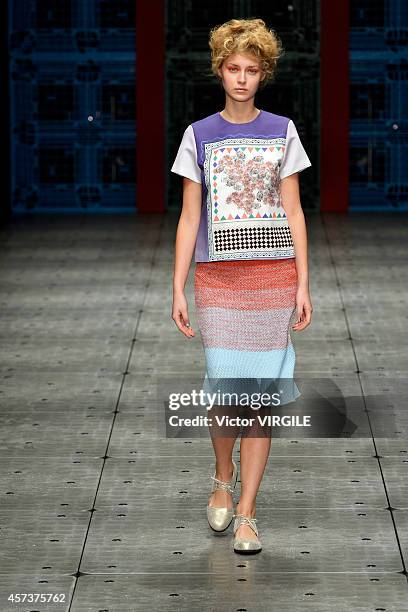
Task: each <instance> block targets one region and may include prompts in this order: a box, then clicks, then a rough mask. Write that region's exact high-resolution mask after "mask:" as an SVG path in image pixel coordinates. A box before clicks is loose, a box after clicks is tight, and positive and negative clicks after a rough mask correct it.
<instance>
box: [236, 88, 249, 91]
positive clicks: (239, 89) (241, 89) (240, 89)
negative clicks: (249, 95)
mask: <svg viewBox="0 0 408 612" xmlns="http://www.w3.org/2000/svg"><path fill="white" fill-rule="evenodd" d="M235 91H248V90H247V89H243V88H241V87H236V88H235Z"/></svg>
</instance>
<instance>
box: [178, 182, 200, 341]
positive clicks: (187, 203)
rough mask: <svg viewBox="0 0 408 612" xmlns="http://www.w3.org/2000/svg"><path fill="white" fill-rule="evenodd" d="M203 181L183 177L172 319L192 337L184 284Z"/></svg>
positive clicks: (194, 238)
mask: <svg viewBox="0 0 408 612" xmlns="http://www.w3.org/2000/svg"><path fill="white" fill-rule="evenodd" d="M201 189H202V187H201V183H196V182H195V181H192V180H190V179H188V178H186V177H183V207H182V211H181V214H180V219H179V222H178V226H177V232H176V245H175V257H174V275H173V308H172V319H173V321H174V322H175V324H176V325H177V327H178V328H179V330H180V331H181V332H182V333H183V334H184V335H185V336H187V337H188V338H190V337H191V336H194V335H195V334H194V331H193V329H192V328H191V327H187V326H186V324H187V323H188V324H190V321H189V316H188V306H187V300H186V297H185V294H184V287H185V284H186V282H187V278H188V272H189V269H190V265H191V260H192V257H193V253H194V247H195V243H196V239H197V233H198V227H199V225H200V216H201Z"/></svg>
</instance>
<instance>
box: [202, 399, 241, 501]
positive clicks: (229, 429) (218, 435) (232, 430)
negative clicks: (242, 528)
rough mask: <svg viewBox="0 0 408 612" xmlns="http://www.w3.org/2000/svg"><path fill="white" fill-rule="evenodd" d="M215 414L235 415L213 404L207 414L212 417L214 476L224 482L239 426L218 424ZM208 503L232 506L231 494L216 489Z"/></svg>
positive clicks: (231, 466)
mask: <svg viewBox="0 0 408 612" xmlns="http://www.w3.org/2000/svg"><path fill="white" fill-rule="evenodd" d="M216 414H217V415H219V416H222V415H228V416H236V411H234V410H233V411H231V410H228V409H226V407H225V406H214V407H213V408H212V409H211V411H210V414H209V416H210V417H211V418H212V426H211V427H210V434H211V440H212V444H213V447H214V453H215V470H216V472H215V477H216V478H219V479H220V480H223V481H224V482H226V481H229V480H231V478H232V472H233V465H232V452H233V450H234V445H235V441H236V439H237V437H238V434H239V430H240V428H239V427H238V426H236V427H234V426H227V425H226V426H222V425H218V424H217V422H216V420H215V415H216ZM231 436H232V437H231ZM208 505H209V506H213V507H218V508H219V507H224V508H232V507H233V503H232V496H231V494H230V493H228V492H227V491H222V490H221V489H217V490H216V491H214V493H212V494H211V495H210V498H209V500H208Z"/></svg>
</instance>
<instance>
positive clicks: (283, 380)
mask: <svg viewBox="0 0 408 612" xmlns="http://www.w3.org/2000/svg"><path fill="white" fill-rule="evenodd" d="M204 352H205V357H206V364H207V371H206V374H205V378H204V382H203V389H204V392H205V393H214V392H216V391H217V390H220V391H221V392H231V393H234V392H235V393H237V394H239V393H256V392H260V393H262V392H263V391H264V390H265V389H264V384H261V385H260V386H259V381H260V380H261V379H266V380H264V381H263V382H264V383H265V384H266V386H268V382H267V381H268V379H276V380H278V381H279V391H280V403H281V405H283V404H287V403H289V402H292V401H294V400H295V399H296V398H298V397H299V396H300V395H301V392H300V391H299V389H298V387H297V385H296V383H295V381H294V380H293V372H294V368H295V361H296V356H295V350H294V348H293V344H292V343H291V344H289V345H288V346H287V348H285V349H275V350H272V351H240V350H233V349H223V348H205V349H204ZM208 378H210V379H211V381H208ZM233 378H237V379H245V378H252V379H257V383H258V385H255V386H254V385H250V384H249V383H246V382H245V380H242V381H241V383H240V382H239V381H237V383H236V384H235V383H232V382H231V381H229V379H233ZM213 379H214V380H213ZM217 379H227V380H226V381H225V383H224V384H223V383H222V380H221V381H220V384H218V383H217V384H216V385H215V386H214V384H215V383H216V381H217ZM220 403H221V404H222V403H223V402H220Z"/></svg>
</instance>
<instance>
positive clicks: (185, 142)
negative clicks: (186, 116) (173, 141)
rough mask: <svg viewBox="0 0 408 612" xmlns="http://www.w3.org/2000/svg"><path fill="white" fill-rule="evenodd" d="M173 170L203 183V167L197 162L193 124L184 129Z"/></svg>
mask: <svg viewBox="0 0 408 612" xmlns="http://www.w3.org/2000/svg"><path fill="white" fill-rule="evenodd" d="M171 172H175V173H176V174H180V175H181V176H186V177H187V178H189V179H191V180H192V181H195V182H196V183H201V169H200V166H199V165H198V164H197V147H196V142H195V137H194V131H193V126H192V125H191V124H190V125H189V126H188V127H187V128H186V130H185V131H184V134H183V138H182V139H181V143H180V146H179V149H178V151H177V155H176V159H175V160H174V163H173V165H172V167H171Z"/></svg>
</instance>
